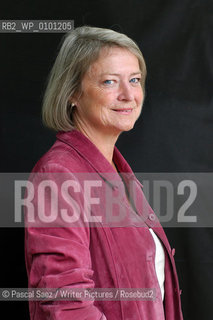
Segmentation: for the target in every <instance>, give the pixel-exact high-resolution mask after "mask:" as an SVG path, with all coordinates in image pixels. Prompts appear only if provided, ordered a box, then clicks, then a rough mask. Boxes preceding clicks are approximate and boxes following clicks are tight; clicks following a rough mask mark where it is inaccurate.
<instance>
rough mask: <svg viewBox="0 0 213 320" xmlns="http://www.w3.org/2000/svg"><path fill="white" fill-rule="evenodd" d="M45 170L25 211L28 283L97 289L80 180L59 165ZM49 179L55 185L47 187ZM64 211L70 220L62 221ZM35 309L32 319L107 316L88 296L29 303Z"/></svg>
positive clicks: (33, 179) (100, 318)
mask: <svg viewBox="0 0 213 320" xmlns="http://www.w3.org/2000/svg"><path fill="white" fill-rule="evenodd" d="M42 171H43V172H40V173H35V174H33V175H32V177H31V179H30V181H31V188H32V186H33V189H30V190H31V192H32V194H33V200H32V201H31V203H32V205H33V206H29V208H27V209H26V210H25V224H26V228H25V258H26V267H27V273H28V286H29V287H30V288H47V289H48V288H54V289H59V288H60V289H63V288H64V289H74V288H81V289H88V290H89V289H91V288H94V281H93V280H92V276H93V270H92V263H91V257H90V250H89V245H90V228H89V225H88V223H87V222H85V221H84V215H83V210H84V197H83V192H82V189H81V186H80V185H81V184H80V182H79V180H78V179H77V178H76V176H74V174H72V173H70V172H66V169H63V168H61V167H60V166H58V165H57V166H56V165H54V166H53V165H52V166H49V167H48V168H47V167H46V168H43V170H42ZM48 172H49V173H48ZM51 172H58V173H57V174H56V173H51ZM65 180H66V181H68V182H70V181H71V182H72V183H71V186H70V187H69V188H66V190H69V198H67V193H66V192H65V194H63V193H64V190H65V189H63V188H61V186H62V184H63V182H64V181H65ZM49 181H51V186H52V188H49V189H48V187H45V188H44V186H47V184H48V183H49ZM73 181H74V182H73ZM50 189H51V192H50ZM32 190H33V191H32ZM44 190H45V191H44ZM29 193H30V192H29ZM32 194H31V198H32ZM70 200H72V205H71V204H70ZM26 207H27V206H26ZM75 210H77V212H78V213H80V214H79V216H77V217H78V219H75V223H74V224H73V225H72V224H69V223H67V219H69V217H71V216H72V215H73V212H74V211H75ZM52 212H53V213H54V214H52ZM62 212H63V214H64V217H66V219H62V215H61V213H62ZM51 215H52V219H51ZM30 313H31V319H33V320H40V319H51V320H53V319H54V320H72V319H80V320H106V317H105V316H104V314H103V313H102V312H101V311H100V310H99V309H98V308H97V307H96V306H95V305H94V302H93V301H92V300H85V299H79V300H77V301H74V300H72V299H67V301H64V300H55V299H52V300H51V299H49V300H45V301H30Z"/></svg>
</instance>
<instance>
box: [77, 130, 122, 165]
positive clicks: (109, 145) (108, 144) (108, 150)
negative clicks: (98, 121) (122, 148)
mask: <svg viewBox="0 0 213 320" xmlns="http://www.w3.org/2000/svg"><path fill="white" fill-rule="evenodd" d="M75 128H76V129H77V130H79V131H80V132H81V133H83V134H84V135H85V136H86V137H87V138H88V139H89V140H90V141H91V142H92V143H93V144H94V145H95V146H96V147H97V148H98V150H99V151H100V152H101V153H102V154H103V156H104V157H105V158H106V159H107V160H108V161H109V163H110V164H111V165H112V166H113V168H114V169H115V170H116V171H117V169H116V167H115V165H114V163H113V153H114V148H115V143H116V141H117V139H118V136H119V134H117V135H115V134H114V135H113V134H111V135H109V134H104V133H100V132H99V131H96V130H88V128H86V129H84V128H82V127H80V126H77V125H76V126H75Z"/></svg>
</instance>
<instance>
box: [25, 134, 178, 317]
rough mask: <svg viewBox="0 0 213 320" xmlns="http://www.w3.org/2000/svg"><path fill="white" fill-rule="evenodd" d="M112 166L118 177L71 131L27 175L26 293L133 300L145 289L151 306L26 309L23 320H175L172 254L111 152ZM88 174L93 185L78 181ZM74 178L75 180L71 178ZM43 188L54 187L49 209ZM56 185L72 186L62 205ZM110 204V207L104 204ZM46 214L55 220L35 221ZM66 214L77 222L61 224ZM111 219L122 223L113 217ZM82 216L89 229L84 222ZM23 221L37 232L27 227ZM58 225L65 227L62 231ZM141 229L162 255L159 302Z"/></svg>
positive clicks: (53, 303)
mask: <svg viewBox="0 0 213 320" xmlns="http://www.w3.org/2000/svg"><path fill="white" fill-rule="evenodd" d="M113 160H114V163H115V164H116V167H117V169H118V171H119V172H120V174H118V173H117V172H115V170H114V169H113V167H112V166H111V165H110V163H109V162H108V161H107V160H106V159H105V157H104V156H103V155H102V154H101V153H100V151H99V150H98V149H97V148H96V147H95V146H94V145H93V143H92V142H91V141H89V140H88V139H87V138H86V137H85V136H84V135H83V134H81V133H80V132H78V131H77V130H73V131H70V132H59V133H58V134H57V140H56V142H55V143H54V145H53V146H52V147H51V149H50V150H49V151H48V152H47V153H46V154H45V155H44V156H43V157H42V158H41V159H40V160H39V161H38V163H37V164H36V166H35V167H34V169H33V172H32V174H31V182H32V184H33V185H34V188H35V190H34V198H33V200H32V204H33V207H34V209H33V212H30V209H29V211H28V212H26V221H27V222H26V228H25V230H26V235H25V257H26V267H27V273H28V282H29V287H30V288H69V289H74V288H82V289H88V290H89V289H91V288H101V289H103V290H104V288H111V289H115V290H116V289H122V288H124V289H125V288H126V289H131V288H132V289H133V291H134V292H135V291H136V289H137V288H139V289H145V288H146V289H152V290H154V291H153V292H154V296H153V297H154V298H153V299H151V300H150V299H148V300H145V299H138V300H137V299H123V298H119V299H112V300H110V301H108V300H107V299H102V300H100V301H99V300H96V299H95V300H94V301H92V300H86V299H79V300H78V301H77V300H76V299H74V300H72V299H67V300H66V301H64V300H63V301H62V300H51V299H49V300H43V301H30V302H29V306H30V317H31V320H78V319H79V320H106V319H107V320H164V319H166V320H181V319H183V317H182V312H181V301H180V289H179V284H178V277H177V272H176V267H175V261H174V249H171V248H170V245H169V243H168V240H167V238H166V235H165V233H164V231H163V229H162V227H161V225H160V223H159V221H158V219H157V217H156V215H155V214H154V212H153V210H152V209H151V207H150V206H149V204H148V203H147V201H146V199H145V197H144V195H143V192H142V185H141V184H140V182H139V181H138V180H137V179H136V177H135V175H134V173H133V172H132V170H131V168H130V166H129V165H128V163H127V162H126V161H125V159H124V158H123V157H122V155H121V154H120V153H119V151H118V149H117V148H116V147H115V150H114V155H113ZM88 174H90V175H92V177H93V178H92V179H91V178H88V177H87V178H86V179H85V177H86V176H87V175H88ZM80 175H81V177H83V178H79V177H80ZM82 175H83V176H82ZM62 177H63V178H62ZM65 177H66V179H65ZM94 177H95V181H96V182H97V181H98V183H94V181H93V182H92V183H91V184H90V182H89V184H88V185H87V189H88V188H89V191H90V192H89V193H88V192H86V193H85V192H84V190H83V180H87V181H91V180H94ZM43 180H45V181H51V182H52V183H53V187H54V188H55V187H58V190H59V191H58V190H57V192H56V191H55V194H54V196H55V198H54V199H56V198H57V200H56V201H55V200H54V201H55V202H54V201H53V202H51V200H50V198H51V197H50V193H49V192H48V190H46V191H45V193H44V201H43V202H42V201H40V198H41V197H42V193H41V189H40V191H39V192H40V193H39V192H38V189H39V187H38V186H39V183H40V182H41V181H43ZM64 180H68V181H69V182H70V181H74V182H75V183H73V184H71V186H70V188H68V189H67V190H69V192H70V193H69V195H70V198H66V197H65V196H64V195H63V194H62V191H64V189H63V190H62V189H61V182H62V181H63V182H64ZM78 182H79V184H78ZM124 182H125V184H126V189H125V187H124ZM45 183H46V182H45ZM131 184H132V185H134V202H133V205H131V204H130V203H129V201H128V200H127V197H126V192H128V188H129V186H130V185H131ZM59 185H60V186H59ZM79 185H80V186H79ZM88 186H89V187H88ZM84 187H85V185H84ZM54 188H53V189H54ZM54 190H56V189H54ZM90 193H91V194H90ZM56 194H57V195H56ZM65 194H66V195H67V193H66V192H65ZM71 198H72V202H70V199H71ZM113 198H114V199H116V201H115V203H114V204H113V201H111V203H109V202H110V201H109V199H111V200H112V199H113ZM88 199H89V200H90V205H89V209H88V203H87V201H88ZM91 199H92V200H91ZM39 201H40V202H39ZM85 202H86V204H85ZM51 206H53V207H54V206H55V207H56V206H57V208H58V211H57V210H56V211H54V212H55V214H56V215H55V216H54V217H56V218H55V220H54V219H52V220H51V219H49V220H48V214H47V215H46V216H45V215H43V216H42V215H41V214H40V217H41V216H42V217H43V219H39V218H38V212H42V210H46V211H47V212H50V211H48V210H52V209H51V208H52V207H51ZM55 207H54V208H55ZM61 209H63V210H61ZM39 210H40V211H39ZM74 210H77V211H76V212H77V216H76V218H75V219H73V220H72V222H73V223H69V222H70V220H69V217H73V212H74ZM119 210H120V211H119ZM59 212H60V213H62V212H63V214H64V216H63V217H66V218H67V219H62V215H63V214H62V215H61V216H60V217H59V214H58V213H59ZM82 212H84V213H85V212H87V214H86V215H83V214H82ZM118 212H121V213H122V214H123V215H121V216H119V214H118ZM28 214H29V216H30V217H31V218H29V219H28V218H27V217H28ZM32 214H33V215H32ZM57 214H58V215H57ZM66 214H67V215H66ZM69 214H70V215H69ZM88 214H89V218H90V219H89V222H88V220H87V219H85V216H87V218H88ZM116 214H117V216H116ZM32 216H33V218H32ZM118 216H119V217H118ZM44 217H46V220H45V218H44ZM49 217H50V216H49ZM94 217H95V218H94ZM113 217H114V218H113ZM117 218H118V219H117ZM96 219H97V220H96ZM116 219H117V220H116ZM28 220H30V221H36V222H37V223H38V224H37V225H36V227H35V226H34V225H33V223H29V222H28ZM41 220H42V221H41ZM62 220H63V221H62ZM66 221H68V222H67V224H66V223H64V222H66ZM148 228H152V229H153V231H154V232H155V233H156V235H157V236H158V237H159V239H160V240H161V242H162V244H163V247H164V251H165V283H164V289H165V296H164V301H163V302H162V298H161V291H160V287H159V284H158V279H157V276H156V271H155V243H154V241H153V238H152V235H151V234H150V231H149V229H148Z"/></svg>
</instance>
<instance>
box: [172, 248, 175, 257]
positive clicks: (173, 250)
mask: <svg viewBox="0 0 213 320" xmlns="http://www.w3.org/2000/svg"><path fill="white" fill-rule="evenodd" d="M172 255H173V257H174V255H175V248H173V249H172Z"/></svg>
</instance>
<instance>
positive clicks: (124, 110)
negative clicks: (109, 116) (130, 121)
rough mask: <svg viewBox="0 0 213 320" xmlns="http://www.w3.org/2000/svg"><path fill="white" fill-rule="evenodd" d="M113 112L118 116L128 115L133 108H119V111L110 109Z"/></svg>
mask: <svg viewBox="0 0 213 320" xmlns="http://www.w3.org/2000/svg"><path fill="white" fill-rule="evenodd" d="M112 110H113V111H115V112H117V113H119V114H130V113H132V111H133V108H120V109H112Z"/></svg>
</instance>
